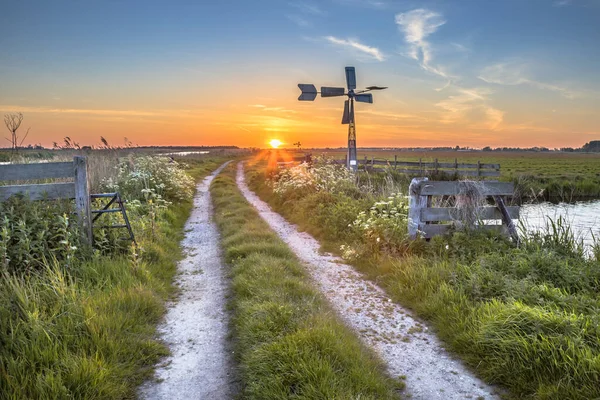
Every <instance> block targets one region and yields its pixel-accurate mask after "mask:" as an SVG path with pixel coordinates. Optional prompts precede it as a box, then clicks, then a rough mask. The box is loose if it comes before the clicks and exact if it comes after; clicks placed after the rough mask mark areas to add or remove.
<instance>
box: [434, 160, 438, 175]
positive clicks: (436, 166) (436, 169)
mask: <svg viewBox="0 0 600 400" xmlns="http://www.w3.org/2000/svg"><path fill="white" fill-rule="evenodd" d="M437 172H438V159H437V158H436V159H435V173H436V174H437Z"/></svg>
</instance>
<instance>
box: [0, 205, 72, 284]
mask: <svg viewBox="0 0 600 400" xmlns="http://www.w3.org/2000/svg"><path fill="white" fill-rule="evenodd" d="M72 212H73V205H72V204H71V203H70V202H69V201H30V200H28V199H27V198H24V197H23V196H13V197H11V198H10V199H9V200H7V201H5V202H0V215H1V216H2V217H0V270H4V271H10V272H16V271H21V272H32V271H34V270H40V269H42V268H43V267H44V265H45V264H46V263H47V262H50V261H53V260H56V261H59V262H61V263H63V264H64V265H65V266H67V267H70V266H72V263H73V262H74V261H75V259H77V258H79V257H80V256H81V255H82V254H81V245H80V235H79V233H78V227H77V223H72V216H71V215H72Z"/></svg>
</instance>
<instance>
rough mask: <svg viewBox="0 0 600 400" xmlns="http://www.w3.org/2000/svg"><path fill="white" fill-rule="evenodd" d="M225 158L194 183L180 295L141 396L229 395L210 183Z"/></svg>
mask: <svg viewBox="0 0 600 400" xmlns="http://www.w3.org/2000/svg"><path fill="white" fill-rule="evenodd" d="M227 164H229V162H227V163H225V164H223V165H221V166H220V167H219V168H218V169H217V170H216V171H214V172H213V173H212V174H211V175H209V176H208V177H206V178H205V179H204V181H203V182H201V183H199V184H198V187H197V192H196V196H195V198H194V209H193V211H192V215H191V216H190V218H189V219H188V220H187V222H186V225H185V232H186V233H185V238H184V239H183V241H182V246H183V247H184V248H185V250H186V253H187V256H186V257H185V259H183V260H182V261H181V262H180V263H179V265H178V271H179V277H178V278H177V284H178V286H179V287H180V288H181V295H180V296H179V297H178V298H177V300H176V301H175V302H173V303H172V304H171V305H170V307H169V310H168V312H167V315H166V317H165V321H164V323H163V324H162V325H161V326H160V328H159V332H160V334H161V336H162V338H163V340H164V341H165V342H166V343H167V344H168V346H169V348H170V349H171V355H170V356H169V357H168V358H167V359H166V360H165V361H164V363H163V364H161V365H160V366H159V367H158V368H157V370H156V375H155V378H156V379H155V380H153V381H148V382H146V383H145V384H144V385H143V386H142V387H141V389H140V398H144V399H169V400H172V399H184V400H191V399H230V398H232V397H233V395H232V387H233V386H234V376H233V374H232V372H231V371H232V368H233V367H232V362H231V360H230V351H229V350H228V343H227V340H226V337H227V332H228V330H227V327H228V319H229V318H228V314H227V312H226V310H225V297H226V295H227V291H228V285H227V282H226V277H225V272H224V267H223V262H222V260H221V253H220V251H221V250H220V247H219V233H218V230H217V227H216V226H215V223H214V222H213V221H212V219H211V216H212V213H213V207H212V203H211V200H210V192H209V190H208V189H209V186H210V183H211V182H212V180H213V178H214V177H215V176H216V175H218V174H219V172H221V170H222V169H223V168H224V167H225V166H226V165H227Z"/></svg>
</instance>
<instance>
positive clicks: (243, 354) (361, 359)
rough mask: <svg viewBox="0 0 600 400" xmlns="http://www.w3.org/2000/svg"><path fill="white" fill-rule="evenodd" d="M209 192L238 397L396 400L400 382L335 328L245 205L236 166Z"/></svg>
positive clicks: (287, 254) (299, 269)
mask: <svg viewBox="0 0 600 400" xmlns="http://www.w3.org/2000/svg"><path fill="white" fill-rule="evenodd" d="M210 190H211V194H212V196H213V203H214V206H215V220H216V222H217V225H218V227H219V230H220V231H221V244H222V248H223V252H224V257H225V261H226V262H228V263H229V264H230V266H231V279H232V281H231V286H232V294H231V299H230V307H231V309H232V312H233V315H232V337H233V342H234V346H235V352H234V353H235V355H236V360H237V362H238V364H239V370H240V376H241V381H242V391H241V393H240V396H241V398H244V399H260V400H262V399H273V400H277V399H317V398H323V399H358V398H360V399H394V398H398V391H399V389H401V388H402V386H403V383H402V382H401V381H399V380H393V379H391V378H389V377H388V376H387V375H386V374H385V372H384V370H383V368H382V366H381V364H380V361H379V360H378V359H377V358H376V357H375V355H374V354H373V353H372V352H371V351H370V350H368V349H366V348H365V347H364V346H363V345H362V344H361V343H360V342H359V340H358V338H357V337H356V336H355V335H354V333H353V332H351V331H350V330H349V329H348V328H346V327H345V326H344V324H342V323H341V322H340V321H339V319H338V317H337V316H336V314H335V313H334V312H333V311H332V310H331V308H330V306H329V305H328V304H327V302H326V301H325V300H324V299H323V297H322V295H321V294H320V293H319V292H318V291H317V290H316V289H315V288H314V287H313V284H312V282H311V281H310V278H309V277H308V274H307V272H306V271H305V269H304V267H303V266H302V264H301V263H300V261H299V260H298V259H297V258H296V256H295V255H294V253H293V252H292V251H291V250H290V249H289V248H288V247H287V246H286V245H285V244H284V243H283V241H282V240H281V239H280V238H279V237H278V236H277V234H276V233H275V232H273V231H272V230H271V229H270V228H269V227H268V225H267V224H266V222H265V221H263V220H262V219H261V218H260V216H259V215H258V214H257V212H256V210H254V209H253V207H252V206H251V205H250V204H248V202H247V201H246V200H245V199H244V197H243V195H242V194H241V193H240V191H239V190H238V188H237V186H236V183H235V165H234V164H232V165H229V166H228V167H227V168H226V169H225V170H224V171H223V172H222V173H221V175H219V176H218V177H216V178H215V180H214V181H213V183H212V185H211V189H210Z"/></svg>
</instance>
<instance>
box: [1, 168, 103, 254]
mask: <svg viewBox="0 0 600 400" xmlns="http://www.w3.org/2000/svg"><path fill="white" fill-rule="evenodd" d="M59 178H71V179H73V181H72V182H58V183H35V184H27V185H7V186H0V201H4V200H7V199H8V198H9V197H11V196H13V195H15V194H18V193H22V194H25V195H26V196H28V197H29V198H30V199H31V200H42V199H52V200H54V199H75V207H76V210H77V216H78V220H79V223H80V225H81V228H82V233H83V236H84V239H85V240H86V241H87V242H88V243H89V244H91V243H92V240H93V237H92V224H91V211H90V184H89V180H88V164H87V158H86V157H80V156H76V157H74V158H73V162H56V163H36V164H8V165H0V182H1V181H29V180H45V179H59Z"/></svg>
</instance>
